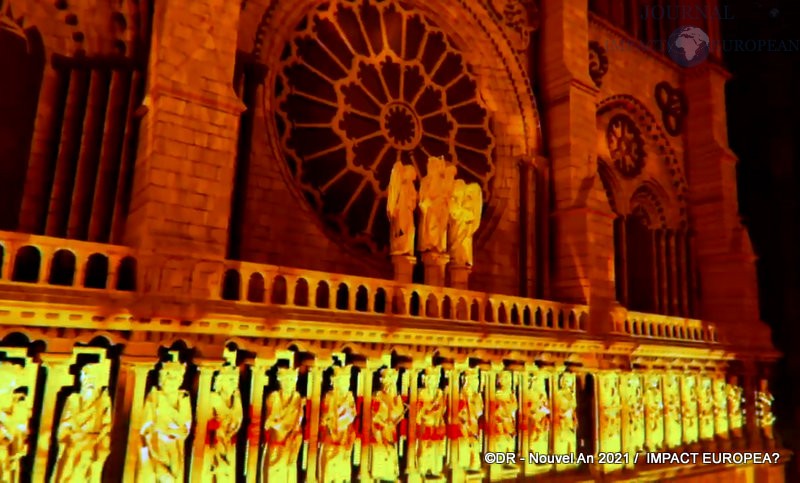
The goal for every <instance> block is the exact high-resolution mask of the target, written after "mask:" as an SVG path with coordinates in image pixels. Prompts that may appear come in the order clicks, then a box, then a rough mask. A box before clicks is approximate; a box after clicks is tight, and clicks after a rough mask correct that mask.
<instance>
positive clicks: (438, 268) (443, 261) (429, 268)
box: [422, 252, 450, 287]
mask: <svg viewBox="0 0 800 483" xmlns="http://www.w3.org/2000/svg"><path fill="white" fill-rule="evenodd" d="M449 261H450V257H449V256H448V255H445V254H443V253H435V252H425V253H423V254H422V264H423V265H425V284H426V285H433V286H437V287H443V286H444V275H445V272H444V269H445V266H447V262H449Z"/></svg>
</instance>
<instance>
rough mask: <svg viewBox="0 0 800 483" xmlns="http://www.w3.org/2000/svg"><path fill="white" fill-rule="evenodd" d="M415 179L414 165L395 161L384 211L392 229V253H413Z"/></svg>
mask: <svg viewBox="0 0 800 483" xmlns="http://www.w3.org/2000/svg"><path fill="white" fill-rule="evenodd" d="M416 179H417V170H416V169H415V168H414V166H406V165H404V164H403V163H401V162H400V161H397V162H396V163H395V164H394V167H392V175H391V178H390V179H389V192H388V198H387V202H386V211H387V214H388V215H389V221H390V226H391V230H392V232H391V236H390V237H389V244H390V253H391V254H392V255H413V254H414V235H415V234H416V226H415V225H414V211H415V210H416V208H417V201H418V195H417V188H416V187H415V186H414V181H415V180H416Z"/></svg>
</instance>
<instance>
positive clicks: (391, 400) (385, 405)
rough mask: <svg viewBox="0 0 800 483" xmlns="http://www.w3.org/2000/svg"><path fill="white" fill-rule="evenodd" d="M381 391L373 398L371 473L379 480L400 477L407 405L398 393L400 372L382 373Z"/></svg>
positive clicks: (389, 368) (383, 371)
mask: <svg viewBox="0 0 800 483" xmlns="http://www.w3.org/2000/svg"><path fill="white" fill-rule="evenodd" d="M380 374H381V389H380V390H379V391H378V392H376V393H375V394H374V395H373V396H372V430H371V435H372V441H370V450H371V452H372V458H371V466H370V473H371V475H372V478H374V479H375V480H377V481H387V480H388V481H397V480H398V479H399V478H400V459H399V451H398V450H399V448H398V447H397V444H398V441H399V438H398V437H397V425H398V424H400V422H401V421H402V420H403V418H404V417H405V415H406V405H405V404H404V403H403V398H402V397H401V396H400V394H398V392H397V376H398V373H397V370H396V369H392V368H391V367H387V368H385V369H383V370H382V371H381V373H380Z"/></svg>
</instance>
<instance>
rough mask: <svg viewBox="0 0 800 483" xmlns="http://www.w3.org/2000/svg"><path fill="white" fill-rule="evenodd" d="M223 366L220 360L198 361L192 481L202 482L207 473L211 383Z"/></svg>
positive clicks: (193, 482)
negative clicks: (198, 377) (198, 376)
mask: <svg viewBox="0 0 800 483" xmlns="http://www.w3.org/2000/svg"><path fill="white" fill-rule="evenodd" d="M221 366H222V361H219V360H204V361H198V362H197V368H198V370H199V372H200V380H199V381H198V383H197V409H196V410H195V429H194V440H193V443H192V446H193V447H192V461H191V465H190V466H189V468H190V470H189V471H190V473H191V476H190V480H189V481H191V482H192V483H202V482H203V481H204V480H205V477H206V475H205V474H204V471H203V470H204V469H205V468H206V462H205V458H206V449H207V448H208V443H207V441H206V436H207V431H208V421H209V420H210V419H211V401H210V396H211V384H212V381H213V379H214V372H215V371H217V370H219V368H220V367H221Z"/></svg>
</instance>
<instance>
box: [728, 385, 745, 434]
mask: <svg viewBox="0 0 800 483" xmlns="http://www.w3.org/2000/svg"><path fill="white" fill-rule="evenodd" d="M727 388H728V390H727V396H728V423H729V424H730V428H731V434H732V435H733V437H734V438H741V437H742V426H743V423H744V421H743V419H744V418H743V415H742V392H743V390H742V387H741V386H739V385H737V384H728V386H727Z"/></svg>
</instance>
